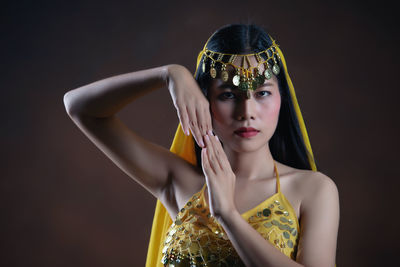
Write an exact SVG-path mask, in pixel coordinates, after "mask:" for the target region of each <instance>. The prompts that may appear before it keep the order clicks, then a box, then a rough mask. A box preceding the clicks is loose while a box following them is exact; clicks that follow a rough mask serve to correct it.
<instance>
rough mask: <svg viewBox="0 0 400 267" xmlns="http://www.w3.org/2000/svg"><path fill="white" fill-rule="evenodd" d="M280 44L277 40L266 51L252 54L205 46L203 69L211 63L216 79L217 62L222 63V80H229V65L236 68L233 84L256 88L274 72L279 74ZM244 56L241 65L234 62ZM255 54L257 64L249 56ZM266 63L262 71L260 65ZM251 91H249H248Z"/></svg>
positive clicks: (244, 88)
mask: <svg viewBox="0 0 400 267" xmlns="http://www.w3.org/2000/svg"><path fill="white" fill-rule="evenodd" d="M277 47H278V45H277V44H276V43H275V40H273V41H272V45H271V46H270V47H268V48H267V49H265V50H264V51H261V52H257V53H252V54H226V53H220V52H216V51H212V50H209V49H207V48H205V47H204V49H203V51H202V54H203V55H204V59H203V64H202V71H203V72H205V71H206V65H207V64H210V71H209V72H210V76H211V77H212V78H213V79H215V78H216V77H217V76H218V73H217V69H216V66H215V63H217V62H218V63H220V64H221V69H220V78H221V79H222V81H224V82H227V81H229V78H230V77H229V73H228V71H227V70H226V67H227V65H230V66H232V67H233V68H234V71H235V75H234V76H233V77H232V83H233V85H235V86H237V87H238V88H239V89H240V90H242V91H247V92H248V90H249V89H250V90H255V89H257V87H258V86H260V85H261V84H264V82H265V79H267V80H269V79H271V77H272V74H275V75H278V74H279V72H280V67H279V64H278V62H279V61H280V60H281V58H280V55H279V53H278V49H277ZM238 56H241V57H242V63H241V66H237V65H235V64H233V62H234V61H235V59H236V57H238ZM251 56H254V57H255V58H256V60H257V66H252V65H251V63H250V60H249V57H251ZM226 60H227V61H226ZM261 65H264V71H261V69H260V66H261ZM248 93H249V92H248Z"/></svg>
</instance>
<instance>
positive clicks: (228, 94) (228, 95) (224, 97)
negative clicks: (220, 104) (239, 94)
mask: <svg viewBox="0 0 400 267" xmlns="http://www.w3.org/2000/svg"><path fill="white" fill-rule="evenodd" d="M218 99H220V100H228V99H235V95H234V94H233V93H232V92H223V93H222V94H220V95H218Z"/></svg>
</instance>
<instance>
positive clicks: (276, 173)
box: [274, 161, 281, 193]
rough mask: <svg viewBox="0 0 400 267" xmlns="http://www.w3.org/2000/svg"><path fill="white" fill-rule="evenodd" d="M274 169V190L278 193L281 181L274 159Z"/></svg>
mask: <svg viewBox="0 0 400 267" xmlns="http://www.w3.org/2000/svg"><path fill="white" fill-rule="evenodd" d="M274 171H275V175H276V192H277V193H279V192H281V183H280V182H279V173H278V167H276V162H275V161H274Z"/></svg>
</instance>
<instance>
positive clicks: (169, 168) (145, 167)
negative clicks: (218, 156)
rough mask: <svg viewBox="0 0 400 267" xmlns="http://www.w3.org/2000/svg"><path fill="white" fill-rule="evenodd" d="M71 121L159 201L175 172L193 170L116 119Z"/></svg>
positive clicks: (78, 117)
mask: <svg viewBox="0 0 400 267" xmlns="http://www.w3.org/2000/svg"><path fill="white" fill-rule="evenodd" d="M70 117H71V119H72V120H73V121H74V122H75V124H76V125H77V126H78V127H79V128H80V129H81V130H82V132H84V134H85V135H86V136H87V137H88V138H89V139H90V140H91V141H92V142H93V143H94V144H95V145H96V146H97V147H98V148H99V149H100V150H101V151H102V152H103V153H104V154H106V156H107V157H108V158H110V159H111V160H112V161H113V162H114V163H115V164H116V165H117V166H118V167H119V168H121V169H122V170H123V171H124V172H125V173H126V174H127V175H129V176H130V177H131V178H133V179H134V180H135V181H136V182H138V183H139V184H141V185H142V186H143V187H144V188H145V189H146V190H148V191H149V192H150V193H152V194H153V195H154V196H155V197H157V198H161V197H162V194H163V193H165V192H164V191H166V190H165V189H167V188H168V187H169V185H170V184H171V181H170V180H171V176H173V175H175V173H174V170H176V169H180V170H181V171H182V169H185V168H186V169H189V168H190V167H189V166H188V165H189V164H188V163H186V162H185V161H184V160H182V159H180V158H179V157H178V156H176V155H175V154H173V153H171V152H170V151H169V150H167V149H166V148H163V147H161V146H159V145H156V144H154V143H151V142H149V141H147V140H145V139H143V138H142V137H140V136H138V135H137V134H135V133H134V132H133V131H131V130H130V129H129V128H128V127H127V126H126V125H125V124H124V123H123V122H122V121H121V120H120V119H119V118H117V117H116V116H115V115H114V116H111V117H107V118H93V117H87V116H83V115H74V116H72V115H70Z"/></svg>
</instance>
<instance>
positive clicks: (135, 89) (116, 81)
mask: <svg viewBox="0 0 400 267" xmlns="http://www.w3.org/2000/svg"><path fill="white" fill-rule="evenodd" d="M177 69H178V70H179V71H182V69H184V67H182V66H179V65H166V66H161V67H157V68H152V69H147V70H141V71H136V72H131V73H126V74H121V75H117V76H113V77H110V78H106V79H103V80H100V81H97V82H94V83H91V84H88V85H85V86H82V87H79V88H77V89H74V90H71V91H69V92H67V93H66V94H65V95H64V104H65V107H66V109H67V112H68V113H69V114H71V115H76V114H79V115H85V116H90V117H97V118H104V117H110V116H112V115H114V114H115V113H117V112H118V111H119V110H121V109H122V108H123V107H124V106H126V105H127V104H128V103H130V102H132V101H133V100H134V99H136V98H138V97H140V96H142V95H144V94H147V93H149V92H151V91H153V90H156V89H159V88H161V87H163V86H165V85H166V84H167V82H168V80H169V75H170V73H171V72H172V71H174V72H176V70H177Z"/></svg>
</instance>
